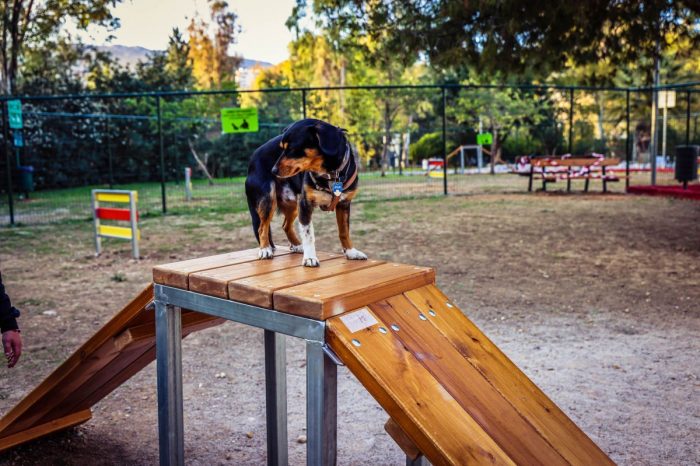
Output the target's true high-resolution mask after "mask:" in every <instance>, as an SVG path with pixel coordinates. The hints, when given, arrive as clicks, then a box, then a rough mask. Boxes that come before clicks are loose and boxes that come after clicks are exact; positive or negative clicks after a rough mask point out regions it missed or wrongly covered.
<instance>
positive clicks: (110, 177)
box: [106, 117, 114, 189]
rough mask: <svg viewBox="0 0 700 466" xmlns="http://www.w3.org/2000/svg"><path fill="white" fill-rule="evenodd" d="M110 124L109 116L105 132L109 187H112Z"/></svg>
mask: <svg viewBox="0 0 700 466" xmlns="http://www.w3.org/2000/svg"><path fill="white" fill-rule="evenodd" d="M110 129H111V125H110V124H109V117H107V123H106V133H107V136H106V137H107V160H108V161H109V189H113V188H114V168H113V166H112V137H111V135H110Z"/></svg>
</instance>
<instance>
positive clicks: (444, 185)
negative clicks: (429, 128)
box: [442, 86, 447, 196]
mask: <svg viewBox="0 0 700 466" xmlns="http://www.w3.org/2000/svg"><path fill="white" fill-rule="evenodd" d="M442 160H443V167H442V169H443V175H444V176H443V178H442V188H443V191H444V193H443V194H444V195H445V196H447V89H446V88H445V86H442Z"/></svg>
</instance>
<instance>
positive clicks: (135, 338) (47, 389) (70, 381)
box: [0, 285, 222, 452]
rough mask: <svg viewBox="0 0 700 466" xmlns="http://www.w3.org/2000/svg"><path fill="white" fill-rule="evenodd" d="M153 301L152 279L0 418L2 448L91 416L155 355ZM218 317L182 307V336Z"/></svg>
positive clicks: (18, 443)
mask: <svg viewBox="0 0 700 466" xmlns="http://www.w3.org/2000/svg"><path fill="white" fill-rule="evenodd" d="M152 301H153V285H149V286H148V287H146V288H145V289H144V290H143V291H142V292H141V293H140V294H139V295H138V296H137V297H136V298H134V300H133V301H131V302H130V303H129V304H127V305H126V306H125V307H124V308H123V309H122V310H121V311H119V312H118V313H117V314H116V315H115V316H114V317H113V318H112V319H111V320H110V321H109V322H108V323H107V324H105V325H104V326H103V327H102V328H101V329H100V330H98V331H97V333H95V335H93V336H92V338H90V339H89V340H88V341H87V342H86V343H85V344H84V345H83V346H81V347H80V348H78V350H77V351H76V352H75V353H73V354H72V355H71V356H70V357H69V358H68V359H67V360H66V361H65V362H64V363H63V364H61V365H60V366H59V367H58V368H57V369H56V370H54V371H53V373H52V374H51V375H49V376H48V377H47V378H46V379H45V380H44V381H43V382H42V383H41V384H39V386H37V387H36V388H35V389H34V390H33V391H32V392H31V393H29V394H28V395H27V396H26V397H25V398H24V399H23V400H22V401H20V402H19V404H17V406H15V407H14V408H13V409H12V410H11V411H10V412H8V413H7V414H6V415H5V416H4V417H3V418H2V419H0V452H2V451H4V450H7V449H8V448H12V447H14V446H17V445H20V444H22V443H25V442H28V441H30V440H34V439H36V438H39V437H43V436H45V435H48V434H51V433H53V432H57V431H60V430H63V429H67V428H69V427H73V426H76V425H78V424H81V423H83V422H85V421H87V420H89V419H90V418H91V416H92V413H91V410H90V408H91V407H92V406H93V405H94V404H95V403H97V402H98V401H100V400H101V399H102V398H104V397H105V396H107V395H108V394H109V393H111V392H112V390H114V389H115V388H117V387H118V386H119V385H121V384H123V383H124V382H126V381H127V380H128V379H129V378H131V377H132V376H133V375H134V374H136V373H137V372H139V371H140V370H141V369H143V368H144V367H146V365H148V364H149V363H150V362H151V361H153V360H155V354H156V353H155V323H154V314H153V309H152V307H151V306H150V303H151V302H152ZM220 322H222V321H221V320H220V319H216V318H214V317H211V316H208V315H205V314H199V313H196V312H191V311H184V312H183V315H182V326H183V329H182V333H183V337H184V336H186V335H187V334H189V333H191V332H193V331H196V330H200V329H202V328H206V327H210V326H213V325H217V324H219V323H220Z"/></svg>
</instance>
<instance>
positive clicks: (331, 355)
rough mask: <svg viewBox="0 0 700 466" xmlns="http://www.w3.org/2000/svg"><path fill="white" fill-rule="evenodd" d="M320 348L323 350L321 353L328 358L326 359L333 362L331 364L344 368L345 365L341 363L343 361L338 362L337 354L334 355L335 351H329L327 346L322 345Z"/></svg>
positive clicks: (329, 348)
mask: <svg viewBox="0 0 700 466" xmlns="http://www.w3.org/2000/svg"><path fill="white" fill-rule="evenodd" d="M321 348H322V349H323V352H324V353H325V355H326V356H328V358H329V359H330V360H331V361H333V364H335V365H336V366H344V365H345V364H344V363H343V361H341V360H340V357H339V356H338V355H337V354H335V351H333V350H332V349H331V347H330V346H328V345H327V344H325V343H324V344H323V346H322V347H321Z"/></svg>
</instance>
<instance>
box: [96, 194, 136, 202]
mask: <svg viewBox="0 0 700 466" xmlns="http://www.w3.org/2000/svg"><path fill="white" fill-rule="evenodd" d="M95 200H97V201H99V202H119V203H122V204H128V203H129V202H131V198H130V197H129V194H127V193H96V194H95ZM134 201H138V197H137V194H136V193H134Z"/></svg>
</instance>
